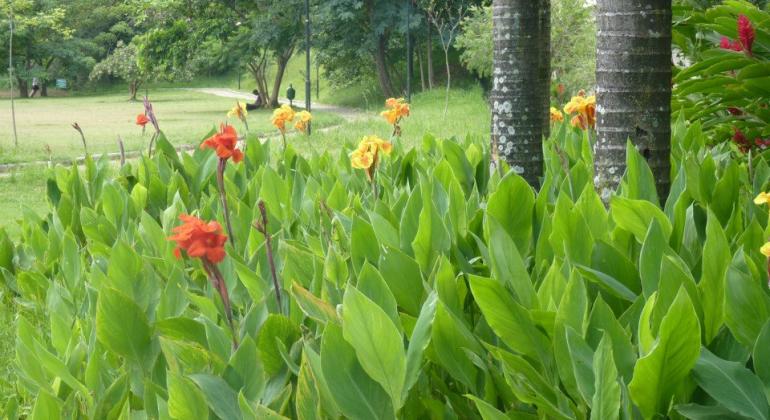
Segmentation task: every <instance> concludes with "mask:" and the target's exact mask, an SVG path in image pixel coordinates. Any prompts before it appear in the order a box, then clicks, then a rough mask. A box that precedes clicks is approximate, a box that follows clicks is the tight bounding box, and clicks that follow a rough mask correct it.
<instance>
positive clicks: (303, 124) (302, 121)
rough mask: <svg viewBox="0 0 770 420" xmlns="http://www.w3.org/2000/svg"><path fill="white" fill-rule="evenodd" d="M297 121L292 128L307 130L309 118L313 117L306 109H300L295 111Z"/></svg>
mask: <svg viewBox="0 0 770 420" xmlns="http://www.w3.org/2000/svg"><path fill="white" fill-rule="evenodd" d="M297 118H298V120H297V122H296V123H295V124H294V128H296V129H297V131H301V132H303V133H304V132H305V130H307V125H308V123H309V122H310V120H312V119H313V116H312V115H310V113H309V112H307V111H300V112H298V113H297Z"/></svg>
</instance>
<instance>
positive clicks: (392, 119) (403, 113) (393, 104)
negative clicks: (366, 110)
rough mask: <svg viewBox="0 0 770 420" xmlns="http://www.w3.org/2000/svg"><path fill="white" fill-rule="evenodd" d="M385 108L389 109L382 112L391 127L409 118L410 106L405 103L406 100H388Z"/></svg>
mask: <svg viewBox="0 0 770 420" xmlns="http://www.w3.org/2000/svg"><path fill="white" fill-rule="evenodd" d="M385 106H386V107H388V108H389V109H387V110H385V111H382V112H381V113H380V115H382V116H383V117H384V118H385V120H387V121H388V123H389V124H390V125H397V124H398V123H399V122H400V121H401V119H402V118H404V117H408V116H409V112H410V109H409V104H408V103H407V102H406V101H404V98H398V99H396V98H388V99H387V100H386V101H385Z"/></svg>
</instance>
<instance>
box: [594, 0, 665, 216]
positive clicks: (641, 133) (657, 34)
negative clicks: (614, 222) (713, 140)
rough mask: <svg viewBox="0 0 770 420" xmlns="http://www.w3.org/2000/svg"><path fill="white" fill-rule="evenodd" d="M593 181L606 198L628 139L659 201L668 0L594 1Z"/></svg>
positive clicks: (618, 174) (619, 170) (613, 186)
mask: <svg viewBox="0 0 770 420" xmlns="http://www.w3.org/2000/svg"><path fill="white" fill-rule="evenodd" d="M597 6H598V9H597V21H598V22H597V24H598V34H597V44H596V53H597V54H596V55H597V57H596V83H597V89H596V93H597V98H596V100H597V106H596V110H597V126H596V133H597V140H596V145H595V146H594V155H595V156H594V168H595V172H596V176H595V178H594V183H595V185H596V188H597V191H599V193H600V195H601V197H602V200H604V201H605V202H608V200H609V198H610V196H611V195H612V193H614V192H615V190H616V189H617V187H618V185H619V183H620V180H621V177H622V176H623V173H624V172H625V169H626V168H625V162H626V160H625V153H626V151H625V148H626V142H627V140H628V139H631V141H632V142H633V144H634V145H635V146H636V148H637V149H638V150H639V152H640V153H641V154H642V156H644V157H645V158H646V159H647V163H648V164H649V166H650V169H652V172H653V175H654V176H655V181H656V184H657V185H656V187H657V189H658V195H659V197H661V198H662V199H664V200H665V197H666V196H667V195H668V190H669V185H670V172H671V162H670V160H669V155H670V147H671V0H649V1H644V2H639V1H636V0H599V1H598V2H597Z"/></svg>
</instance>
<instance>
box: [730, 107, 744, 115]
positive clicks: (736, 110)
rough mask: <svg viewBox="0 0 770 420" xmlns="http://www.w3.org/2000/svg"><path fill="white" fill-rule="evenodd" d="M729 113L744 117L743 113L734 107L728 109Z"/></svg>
mask: <svg viewBox="0 0 770 420" xmlns="http://www.w3.org/2000/svg"><path fill="white" fill-rule="evenodd" d="M727 112H729V113H730V115H743V111H741V110H740V109H739V108H736V107H734V106H731V107H729V108H727Z"/></svg>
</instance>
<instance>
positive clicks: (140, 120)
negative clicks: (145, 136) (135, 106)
mask: <svg viewBox="0 0 770 420" xmlns="http://www.w3.org/2000/svg"><path fill="white" fill-rule="evenodd" d="M148 122H150V119H149V118H147V116H146V115H144V114H139V115H137V116H136V125H141V126H142V127H144V126H145V125H147V123H148Z"/></svg>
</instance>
